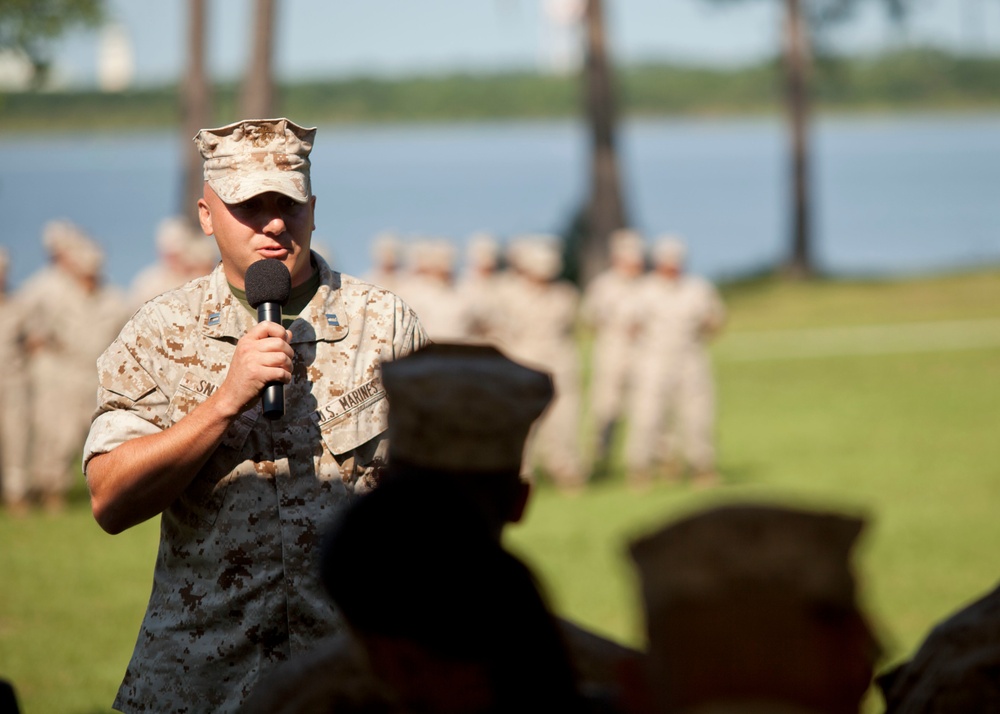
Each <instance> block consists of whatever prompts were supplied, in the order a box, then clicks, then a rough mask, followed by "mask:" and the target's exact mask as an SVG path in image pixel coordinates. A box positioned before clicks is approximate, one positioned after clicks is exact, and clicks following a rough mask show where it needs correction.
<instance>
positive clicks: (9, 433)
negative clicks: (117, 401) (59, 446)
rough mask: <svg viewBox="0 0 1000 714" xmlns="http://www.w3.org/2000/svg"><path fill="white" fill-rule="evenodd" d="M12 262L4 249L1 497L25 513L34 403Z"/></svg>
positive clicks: (0, 272)
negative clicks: (10, 286)
mask: <svg viewBox="0 0 1000 714" xmlns="http://www.w3.org/2000/svg"><path fill="white" fill-rule="evenodd" d="M9 265H10V258H9V255H8V253H7V251H6V250H4V249H3V248H0V364H3V370H2V371H0V495H2V497H3V499H2V500H3V503H4V504H6V505H7V506H9V507H10V508H11V509H14V510H17V511H22V510H23V509H24V508H25V505H26V499H27V497H28V492H29V485H30V484H29V480H28V447H29V442H30V438H31V430H30V428H29V425H30V423H31V400H30V399H29V395H30V392H29V389H28V365H27V355H26V353H25V345H24V337H25V333H24V330H25V328H24V321H25V320H24V318H25V314H24V310H23V309H22V307H21V305H20V302H19V301H18V300H15V299H14V298H13V297H12V296H11V295H10V294H9V292H8V291H7V274H8V267H9Z"/></svg>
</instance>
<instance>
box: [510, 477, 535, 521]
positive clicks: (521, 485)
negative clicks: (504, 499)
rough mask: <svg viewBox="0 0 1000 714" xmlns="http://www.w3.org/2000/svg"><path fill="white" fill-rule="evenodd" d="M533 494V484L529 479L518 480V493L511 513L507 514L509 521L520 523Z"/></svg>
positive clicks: (511, 507)
mask: <svg viewBox="0 0 1000 714" xmlns="http://www.w3.org/2000/svg"><path fill="white" fill-rule="evenodd" d="M530 496H531V484H530V483H529V482H527V481H518V482H517V494H516V495H515V497H514V501H513V502H512V503H511V506H510V514H509V515H508V516H507V522H508V523H519V522H520V521H521V519H522V518H524V512H525V511H526V510H527V509H528V498H529V497H530Z"/></svg>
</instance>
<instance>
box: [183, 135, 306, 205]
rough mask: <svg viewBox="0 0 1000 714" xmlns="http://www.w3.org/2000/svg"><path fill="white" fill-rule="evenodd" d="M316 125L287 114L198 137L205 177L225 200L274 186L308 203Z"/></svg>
mask: <svg viewBox="0 0 1000 714" xmlns="http://www.w3.org/2000/svg"><path fill="white" fill-rule="evenodd" d="M315 136H316V129H315V128H311V129H306V128H303V127H301V126H299V125H298V124H296V123H294V122H292V121H290V120H288V119H284V118H282V119H246V120H244V121H239V122H236V123H234V124H228V125H226V126H223V127H219V128H218V129H202V130H201V131H199V132H198V135H197V136H195V137H194V141H195V143H196V144H197V145H198V151H200V152H201V156H202V158H203V159H204V160H205V169H204V175H205V181H206V182H208V185H209V186H211V187H212V190H213V191H215V192H216V193H217V194H218V195H219V198H221V199H222V200H223V201H224V202H225V203H239V202H241V201H245V200H247V199H248V198H252V197H253V196H256V195H258V194H261V193H266V192H268V191H276V192H278V193H280V194H283V195H285V196H288V197H289V198H291V199H293V200H295V201H298V202H299V203H305V202H306V201H308V200H309V197H310V196H311V195H312V187H311V185H310V182H309V165H310V164H309V152H311V151H312V146H313V139H314V138H315Z"/></svg>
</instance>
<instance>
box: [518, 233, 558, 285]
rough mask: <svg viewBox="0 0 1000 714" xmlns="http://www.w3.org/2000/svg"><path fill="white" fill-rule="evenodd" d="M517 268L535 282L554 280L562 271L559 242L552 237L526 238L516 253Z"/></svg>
mask: <svg viewBox="0 0 1000 714" xmlns="http://www.w3.org/2000/svg"><path fill="white" fill-rule="evenodd" d="M517 260H518V263H519V265H518V268H519V269H520V270H522V271H523V272H524V273H526V274H528V275H530V276H531V277H533V278H535V279H537V280H554V279H555V278H557V277H559V273H561V272H562V269H563V261H562V253H561V252H560V245H559V241H558V240H557V239H556V238H555V237H554V236H548V235H541V236H534V237H531V238H528V239H527V240H526V241H525V243H524V245H523V246H522V247H521V248H520V249H519V250H518V252H517Z"/></svg>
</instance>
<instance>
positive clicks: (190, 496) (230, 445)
mask: <svg viewBox="0 0 1000 714" xmlns="http://www.w3.org/2000/svg"><path fill="white" fill-rule="evenodd" d="M216 387H217V385H216V384H214V383H213V382H212V381H211V380H207V379H205V378H204V377H203V376H201V375H197V374H194V373H191V372H188V373H187V374H185V375H184V377H183V379H182V380H181V382H180V384H179V385H178V387H177V390H176V391H175V392H174V395H173V397H172V398H171V399H170V407H169V410H168V414H169V416H170V419H171V421H172V423H174V424H176V423H177V422H178V421H180V420H181V419H183V418H184V417H185V416H187V415H188V414H190V413H191V412H192V411H194V410H195V408H196V407H198V405H200V404H202V403H203V402H204V401H205V400H206V399H208V398H209V396H211V395H212V393H213V392H214V391H215V389H216ZM258 413H259V410H257V409H254V410H250V411H246V412H243V413H242V414H240V416H239V417H237V418H236V419H235V420H234V421H233V423H232V424H230V425H229V428H228V429H227V430H226V433H225V435H224V436H223V437H222V442H221V443H220V444H219V446H218V447H216V449H215V451H214V452H213V453H212V455H211V456H210V457H209V458H208V460H207V461H206V462H205V464H204V465H203V466H202V467H201V469H200V470H199V471H198V475H197V476H195V477H194V479H193V480H192V481H191V483H190V484H189V485H188V487H187V488H186V489H184V492H183V493H182V494H181V495H180V497H179V498H178V499H177V502H176V503H175V504H174V506H172V507H171V508H172V512H173V514H174V515H175V516H176V517H177V518H178V519H179V520H181V521H182V522H185V523H187V524H188V525H191V526H199V525H208V526H211V525H213V524H214V523H215V521H216V519H217V518H218V515H219V511H220V510H221V509H222V506H223V504H224V503H225V500H226V490H227V489H228V488H229V484H230V483H232V482H233V480H234V479H236V478H239V476H240V471H241V469H243V470H247V471H248V473H251V472H253V470H254V466H253V462H252V460H250V459H248V458H247V456H246V454H244V453H243V447H244V445H245V444H246V441H247V436H248V435H249V433H250V431H251V430H252V429H253V425H254V422H255V421H256V417H257V414H258Z"/></svg>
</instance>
